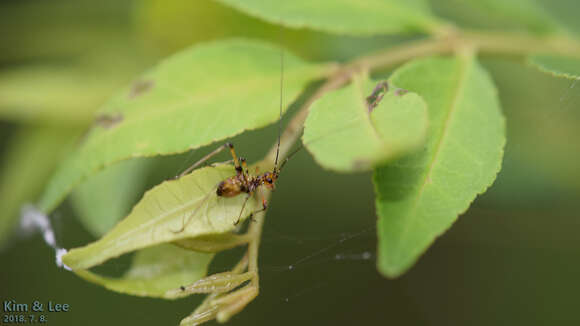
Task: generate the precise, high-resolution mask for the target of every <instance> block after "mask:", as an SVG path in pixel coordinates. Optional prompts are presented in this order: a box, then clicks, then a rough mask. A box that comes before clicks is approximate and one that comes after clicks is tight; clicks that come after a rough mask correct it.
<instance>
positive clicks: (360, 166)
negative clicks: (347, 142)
mask: <svg viewBox="0 0 580 326" xmlns="http://www.w3.org/2000/svg"><path fill="white" fill-rule="evenodd" d="M370 166H371V162H369V161H368V160H356V161H354V162H353V163H352V168H353V169H355V170H366V169H368V168H369V167H370Z"/></svg>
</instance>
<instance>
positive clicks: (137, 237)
mask: <svg viewBox="0 0 580 326" xmlns="http://www.w3.org/2000/svg"><path fill="white" fill-rule="evenodd" d="M234 172H235V171H234V169H233V167H231V166H221V167H206V168H202V169H198V170H195V171H193V172H192V173H191V174H188V175H186V176H183V177H181V178H179V179H176V180H170V181H165V182H163V183H161V184H159V185H157V186H155V187H154V188H152V189H151V190H149V191H147V192H146V193H145V195H144V196H143V198H142V199H141V200H140V201H139V203H137V205H135V207H133V210H132V211H131V213H129V215H128V216H127V217H126V218H125V219H123V220H122V221H121V222H119V223H118V224H117V225H115V227H114V228H113V229H112V230H111V231H109V232H108V233H107V234H105V235H104V236H103V237H102V238H101V239H99V240H97V241H95V242H93V243H90V244H88V245H86V246H84V247H80V248H75V249H72V250H71V251H69V252H68V253H67V254H66V255H64V256H63V262H64V263H65V264H66V265H67V266H69V267H70V268H72V269H73V270H76V269H88V268H91V267H93V266H96V265H99V264H101V263H103V262H104V261H106V260H109V259H111V258H115V257H118V256H120V255H122V254H125V253H128V252H131V251H135V250H139V249H143V248H146V247H150V246H154V245H158V244H162V243H167V242H174V241H178V240H182V239H188V238H195V237H206V236H210V235H214V234H225V233H228V232H232V231H234V230H235V228H236V227H235V225H234V223H235V222H236V220H237V219H238V217H239V216H240V213H243V214H242V215H241V216H242V221H243V220H244V219H245V218H246V217H247V216H248V215H249V214H250V213H251V212H254V211H257V210H259V209H260V208H261V204H260V203H259V201H258V200H256V198H255V197H256V195H254V196H252V197H250V198H249V200H248V202H247V204H246V206H245V208H244V210H243V212H242V205H243V202H244V201H245V198H246V196H245V194H241V195H239V196H236V197H230V198H224V197H218V196H217V195H216V189H217V185H218V183H219V182H221V181H223V180H225V179H226V178H228V177H230V176H232V175H234V174H235V173H234Z"/></svg>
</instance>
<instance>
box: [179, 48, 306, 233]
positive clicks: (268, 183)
mask: <svg viewBox="0 0 580 326" xmlns="http://www.w3.org/2000/svg"><path fill="white" fill-rule="evenodd" d="M283 88H284V52H283V51H281V52H280V117H279V120H278V145H277V148H276V159H275V162H274V168H273V169H272V170H271V171H267V172H264V173H262V174H258V173H257V170H256V174H255V175H253V174H251V173H250V171H249V169H248V165H247V162H246V159H245V158H243V157H238V156H237V155H236V151H235V149H234V145H233V144H232V143H229V142H228V143H225V144H224V145H222V146H220V147H218V148H217V149H215V150H214V151H213V152H211V153H209V154H207V155H206V156H204V157H203V158H201V159H200V160H199V161H197V162H196V163H195V164H193V165H192V166H190V167H189V168H187V169H186V170H185V171H183V172H182V173H181V174H179V175H178V176H177V178H180V177H182V176H184V175H186V174H188V173H189V172H191V171H192V170H194V169H195V168H197V167H198V166H200V165H201V164H203V163H205V162H206V161H207V160H209V159H210V158H211V157H213V156H215V155H216V154H218V153H220V152H221V151H222V150H224V149H229V151H230V154H231V155H232V160H231V162H233V164H234V169H235V172H236V174H235V175H234V176H231V177H229V178H227V179H225V180H223V181H221V182H220V183H219V184H217V186H216V190H215V194H216V195H217V196H218V197H225V198H229V197H236V196H239V195H241V194H245V195H246V198H245V200H244V202H243V204H242V208H241V210H240V213H239V215H238V218H237V219H236V221H235V222H234V225H237V224H238V223H239V222H240V219H241V217H242V214H243V212H244V209H245V207H246V204H247V202H248V200H249V199H250V198H251V197H252V196H253V195H254V194H255V193H256V191H257V190H258V189H259V188H260V187H265V188H267V189H270V190H274V189H275V184H276V180H278V177H279V175H280V171H281V170H282V168H283V166H284V165H285V163H286V162H287V161H288V160H289V158H290V157H291V156H292V155H293V154H294V153H295V152H294V153H292V154H291V155H289V156H288V157H287V158H286V159H285V160H284V162H282V164H280V166H278V159H279V155H280V134H281V127H282V90H283ZM229 162H230V161H227V162H224V163H229ZM210 166H214V165H210ZM267 208H268V203H267V201H266V199H265V198H264V197H262V208H261V209H258V210H256V211H253V212H251V213H250V215H249V216H250V219H252V217H253V216H254V214H257V213H259V212H262V211H265V210H266V209H267ZM186 226H187V221H185V222H184V223H183V225H182V227H181V228H180V229H179V230H177V231H173V232H174V233H179V232H182V231H183V230H184V229H185V227H186Z"/></svg>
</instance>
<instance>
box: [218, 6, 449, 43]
mask: <svg viewBox="0 0 580 326" xmlns="http://www.w3.org/2000/svg"><path fill="white" fill-rule="evenodd" d="M218 1H219V2H221V3H223V4H225V5H228V6H231V7H233V8H236V9H238V10H240V11H242V12H244V13H247V14H249V15H251V16H255V17H258V18H261V19H264V20H266V21H269V22H272V23H279V24H282V25H285V26H290V27H294V28H303V27H306V28H312V29H315V30H321V31H325V32H330V33H336V34H347V35H379V34H393V33H401V32H417V31H419V32H427V31H429V30H432V29H434V28H435V26H436V25H438V24H439V21H438V20H437V19H436V18H435V17H434V16H432V15H431V12H430V8H429V5H428V3H427V2H426V1H424V0H407V1H395V0H366V1H358V0H318V1H308V0H294V1H284V2H276V1H261V0H243V1H242V0H218Z"/></svg>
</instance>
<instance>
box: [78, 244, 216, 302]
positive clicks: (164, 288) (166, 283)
mask: <svg viewBox="0 0 580 326" xmlns="http://www.w3.org/2000/svg"><path fill="white" fill-rule="evenodd" d="M213 256H214V255H213V254H206V253H198V252H194V251H190V250H184V249H181V248H178V247H176V246H173V245H169V244H163V245H159V246H155V247H151V248H147V249H143V250H141V251H139V252H138V253H137V254H136V255H135V257H133V262H132V264H131V267H130V269H129V270H128V271H127V272H125V274H124V275H123V276H122V277H119V278H114V277H107V276H100V275H97V274H95V273H93V272H90V271H88V270H84V269H80V270H75V271H74V272H75V273H76V274H77V275H78V276H80V277H82V278H83V279H85V280H87V281H89V282H93V283H96V284H99V285H102V286H104V287H105V288H107V289H109V290H112V291H116V292H120V293H125V294H130V295H136V296H143V297H156V298H165V299H173V298H175V295H171V293H172V291H171V290H175V289H178V288H179V287H180V286H183V285H188V284H192V283H194V282H195V281H197V280H199V279H201V278H202V277H204V276H205V274H206V273H207V267H208V265H209V263H210V262H211V259H212V258H213Z"/></svg>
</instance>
